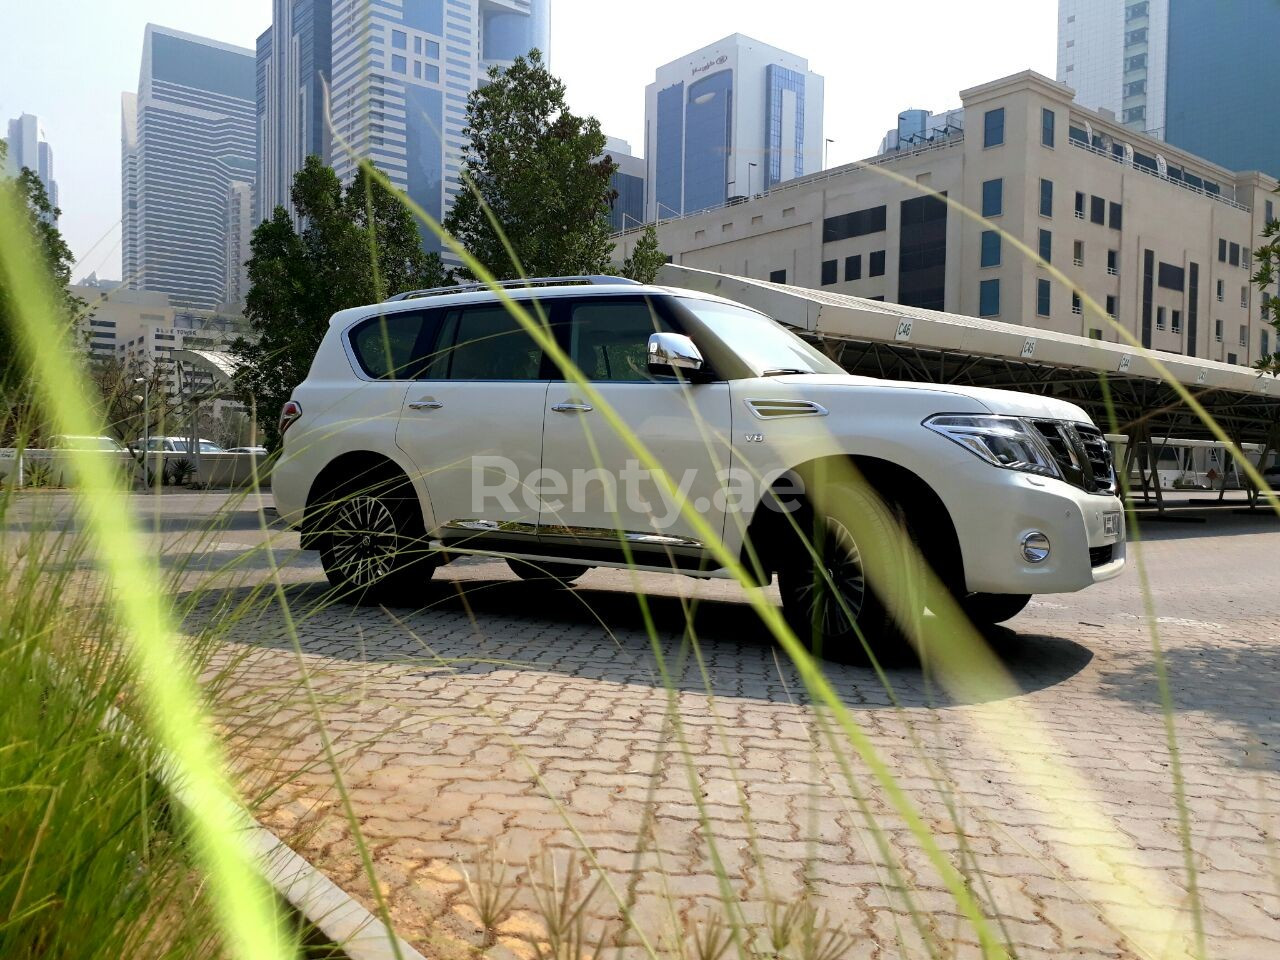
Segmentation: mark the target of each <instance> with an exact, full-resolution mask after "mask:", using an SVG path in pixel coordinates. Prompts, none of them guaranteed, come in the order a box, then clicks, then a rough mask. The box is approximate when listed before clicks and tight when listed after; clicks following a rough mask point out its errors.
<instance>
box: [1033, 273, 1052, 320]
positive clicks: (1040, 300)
mask: <svg viewBox="0 0 1280 960" xmlns="http://www.w3.org/2000/svg"><path fill="white" fill-rule="evenodd" d="M1050 296H1051V294H1050V292H1049V281H1048V280H1043V279H1041V280H1037V281H1036V313H1037V314H1039V315H1040V316H1042V317H1047V316H1049V305H1050Z"/></svg>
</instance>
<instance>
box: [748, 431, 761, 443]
mask: <svg viewBox="0 0 1280 960" xmlns="http://www.w3.org/2000/svg"><path fill="white" fill-rule="evenodd" d="M746 437H747V443H764V434H763V433H748V434H747V435H746Z"/></svg>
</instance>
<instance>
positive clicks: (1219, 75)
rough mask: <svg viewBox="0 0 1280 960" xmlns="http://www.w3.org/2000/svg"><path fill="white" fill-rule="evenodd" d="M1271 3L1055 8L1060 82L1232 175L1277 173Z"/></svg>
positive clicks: (1127, 2) (1278, 72)
mask: <svg viewBox="0 0 1280 960" xmlns="http://www.w3.org/2000/svg"><path fill="white" fill-rule="evenodd" d="M1277 35H1280V4H1277V3H1275V2H1274V0H1231V2H1229V3H1205V2H1203V0H1059V3H1058V80H1059V81H1061V82H1062V83H1065V84H1067V85H1068V86H1070V87H1072V88H1073V89H1074V90H1075V91H1076V98H1077V100H1078V101H1079V102H1080V103H1081V104H1083V105H1085V106H1088V107H1093V108H1095V109H1105V110H1110V111H1111V112H1112V113H1114V114H1115V115H1116V117H1117V119H1119V120H1120V122H1121V123H1123V124H1124V125H1125V126H1127V127H1129V128H1130V129H1132V130H1136V131H1138V132H1141V133H1146V134H1147V135H1148V136H1153V137H1157V138H1159V139H1161V140H1167V141H1168V142H1169V143H1171V144H1173V145H1174V146H1177V147H1181V148H1183V149H1184V150H1190V151H1192V152H1193V153H1196V154H1199V155H1200V156H1203V157H1205V158H1207V159H1209V160H1212V161H1214V162H1215V163H1219V164H1221V165H1223V166H1225V167H1228V168H1230V169H1232V170H1262V171H1264V172H1267V173H1270V174H1273V175H1274V174H1277V173H1280V120H1278V119H1277V117H1276V112H1275V107H1274V104H1273V103H1272V102H1271V101H1272V100H1273V99H1274V97H1273V95H1272V91H1274V90H1276V89H1280V62H1277V60H1276V58H1275V53H1274V50H1273V49H1271V48H1272V47H1273V46H1274V38H1275V37H1276V36H1277Z"/></svg>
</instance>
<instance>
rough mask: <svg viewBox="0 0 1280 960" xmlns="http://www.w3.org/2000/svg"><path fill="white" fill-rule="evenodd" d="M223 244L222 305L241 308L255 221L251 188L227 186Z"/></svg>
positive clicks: (235, 184)
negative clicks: (224, 264) (224, 253)
mask: <svg viewBox="0 0 1280 960" xmlns="http://www.w3.org/2000/svg"><path fill="white" fill-rule="evenodd" d="M225 217H226V224H227V228H226V245H227V253H226V257H225V258H224V260H225V263H226V265H227V275H226V279H225V284H226V287H225V290H224V293H223V296H222V303H225V304H227V305H228V306H231V307H243V306H244V301H245V297H247V296H248V295H249V257H250V256H251V255H252V251H251V250H250V241H251V240H252V239H253V227H254V224H255V223H256V222H257V221H256V220H254V216H253V187H252V186H250V185H249V184H247V183H241V182H239V181H233V182H232V183H231V185H230V186H229V187H227V206H226V213H225Z"/></svg>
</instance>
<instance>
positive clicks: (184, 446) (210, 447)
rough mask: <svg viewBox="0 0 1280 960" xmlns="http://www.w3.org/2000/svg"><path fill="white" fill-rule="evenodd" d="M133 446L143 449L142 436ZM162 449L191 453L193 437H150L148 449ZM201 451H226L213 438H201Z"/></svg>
mask: <svg viewBox="0 0 1280 960" xmlns="http://www.w3.org/2000/svg"><path fill="white" fill-rule="evenodd" d="M133 446H134V448H135V449H137V450H141V449H142V438H141V437H139V438H138V439H137V440H135V441H134V442H133ZM153 450H160V451H163V452H164V453H190V452H191V438H190V437H148V438H147V451H148V452H150V451H153ZM200 452H201V453H226V452H227V451H226V449H225V448H224V447H220V446H218V444H216V443H214V442H213V441H212V440H206V439H204V438H203V437H201V438H200Z"/></svg>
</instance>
